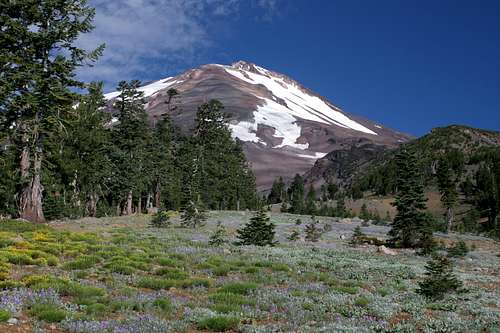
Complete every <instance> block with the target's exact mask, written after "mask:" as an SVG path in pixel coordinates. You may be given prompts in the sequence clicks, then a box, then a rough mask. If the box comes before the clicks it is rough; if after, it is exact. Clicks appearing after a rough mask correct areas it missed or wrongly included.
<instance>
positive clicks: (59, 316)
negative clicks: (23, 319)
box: [29, 303, 67, 323]
mask: <svg viewBox="0 0 500 333" xmlns="http://www.w3.org/2000/svg"><path fill="white" fill-rule="evenodd" d="M29 313H30V315H32V316H33V317H35V318H37V319H38V320H43V321H46V322H48V323H57V322H60V321H63V320H64V319H65V318H66V316H67V313H66V311H64V310H63V309H61V308H60V307H58V306H56V305H54V304H47V303H41V304H34V305H33V306H32V307H31V309H30V311H29Z"/></svg>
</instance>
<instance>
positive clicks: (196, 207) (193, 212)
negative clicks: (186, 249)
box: [181, 200, 207, 228]
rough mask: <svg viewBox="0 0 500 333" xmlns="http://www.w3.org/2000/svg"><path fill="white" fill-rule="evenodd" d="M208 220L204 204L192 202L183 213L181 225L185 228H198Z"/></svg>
mask: <svg viewBox="0 0 500 333" xmlns="http://www.w3.org/2000/svg"><path fill="white" fill-rule="evenodd" d="M206 219H207V217H206V215H205V208H204V207H203V204H201V202H194V201H192V200H190V201H189V202H188V203H187V205H186V207H185V208H184V210H183V211H182V215H181V225H182V226H183V227H190V228H196V227H199V226H202V225H203V224H204V223H205V220H206Z"/></svg>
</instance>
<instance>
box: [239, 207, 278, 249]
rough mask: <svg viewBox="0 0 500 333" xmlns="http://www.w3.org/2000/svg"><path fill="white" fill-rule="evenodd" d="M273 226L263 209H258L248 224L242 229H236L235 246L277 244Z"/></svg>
mask: <svg viewBox="0 0 500 333" xmlns="http://www.w3.org/2000/svg"><path fill="white" fill-rule="evenodd" d="M274 228H275V225H274V223H272V222H271V221H270V219H269V216H267V214H266V212H265V211H264V209H262V208H260V209H259V210H258V211H257V212H256V213H255V214H254V216H253V217H252V218H251V219H250V222H248V223H247V224H245V225H244V226H243V228H241V229H238V231H237V233H238V235H237V238H238V239H239V241H237V242H236V244H237V245H256V246H267V245H269V246H274V245H275V244H276V243H277V242H276V241H275V240H274V235H275V231H274Z"/></svg>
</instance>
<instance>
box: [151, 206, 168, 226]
mask: <svg viewBox="0 0 500 333" xmlns="http://www.w3.org/2000/svg"><path fill="white" fill-rule="evenodd" d="M170 224H171V222H170V215H168V212H167V211H166V210H164V209H160V210H158V212H156V213H155V214H154V215H153V217H152V218H151V222H150V225H151V226H152V227H154V228H165V227H168V226H169V225H170Z"/></svg>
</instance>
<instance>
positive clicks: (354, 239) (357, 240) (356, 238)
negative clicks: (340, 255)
mask: <svg viewBox="0 0 500 333" xmlns="http://www.w3.org/2000/svg"><path fill="white" fill-rule="evenodd" d="M363 237H366V235H365V234H364V233H363V231H361V227H360V226H359V225H358V226H356V228H354V232H353V233H352V236H351V239H350V240H349V244H350V245H352V246H358V245H360V244H361V243H362V242H363Z"/></svg>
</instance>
